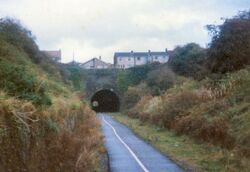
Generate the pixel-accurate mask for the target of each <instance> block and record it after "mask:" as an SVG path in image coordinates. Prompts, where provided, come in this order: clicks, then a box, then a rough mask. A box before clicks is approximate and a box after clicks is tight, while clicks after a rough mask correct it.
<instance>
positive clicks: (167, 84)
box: [146, 66, 176, 95]
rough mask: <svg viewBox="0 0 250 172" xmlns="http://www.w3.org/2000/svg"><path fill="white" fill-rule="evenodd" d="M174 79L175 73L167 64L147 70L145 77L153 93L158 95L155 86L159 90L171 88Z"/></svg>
mask: <svg viewBox="0 0 250 172" xmlns="http://www.w3.org/2000/svg"><path fill="white" fill-rule="evenodd" d="M175 81H176V76H175V74H174V73H173V72H172V71H171V70H170V69H169V68H168V67H167V66H163V67H161V68H159V69H156V70H153V71H151V72H149V73H148V75H147V78H146V83H147V85H148V86H149V87H150V88H152V92H153V95H160V92H159V91H157V88H159V90H160V91H165V90H167V89H169V88H171V87H172V86H173V85H174V83H175Z"/></svg>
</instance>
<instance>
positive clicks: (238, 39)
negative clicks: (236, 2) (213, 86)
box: [207, 11, 250, 73]
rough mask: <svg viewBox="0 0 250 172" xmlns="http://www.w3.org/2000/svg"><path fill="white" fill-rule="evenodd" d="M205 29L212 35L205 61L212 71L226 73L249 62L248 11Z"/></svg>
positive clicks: (249, 31)
mask: <svg viewBox="0 0 250 172" xmlns="http://www.w3.org/2000/svg"><path fill="white" fill-rule="evenodd" d="M207 29H208V30H209V32H210V34H211V35H212V41H211V44H210V48H209V51H208V61H207V66H208V67H209V69H210V70H211V71H212V72H216V73H226V72H229V71H235V70H238V69H241V68H243V67H244V66H246V65H249V64H250V11H248V12H240V13H239V14H238V15H237V16H234V17H232V18H229V19H226V20H225V22H224V23H223V24H222V25H218V26H215V25H208V26H207Z"/></svg>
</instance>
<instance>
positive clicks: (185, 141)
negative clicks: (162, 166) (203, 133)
mask: <svg viewBox="0 0 250 172" xmlns="http://www.w3.org/2000/svg"><path fill="white" fill-rule="evenodd" d="M111 116H112V117H113V118H115V119H116V120H118V121H119V122H121V123H123V124H125V125H127V126H128V127H129V128H131V129H132V130H133V131H134V132H135V133H136V134H137V135H138V136H139V137H141V138H142V139H144V140H145V141H146V142H148V143H150V144H151V145H153V146H154V147H155V148H157V149H158V150H160V151H161V152H162V153H163V154H165V155H167V156H168V157H170V158H171V159H172V160H174V161H175V162H177V163H178V164H179V165H181V166H182V167H184V168H185V169H187V170H190V171H196V170H197V171H199V170H200V171H218V170H219V169H222V168H223V164H221V163H220V162H219V161H218V158H220V157H221V155H222V154H223V153H222V152H223V150H222V149H221V148H219V147H215V146H212V145H209V144H198V143H197V142H196V141H195V140H193V139H191V138H189V137H187V136H177V135H176V134H175V133H174V132H173V131H170V130H167V129H163V128H159V127H158V126H156V125H153V124H152V123H149V122H146V123H142V122H141V121H140V120H139V119H134V118H133V119H132V118H129V117H128V116H126V115H123V114H121V113H115V114H111Z"/></svg>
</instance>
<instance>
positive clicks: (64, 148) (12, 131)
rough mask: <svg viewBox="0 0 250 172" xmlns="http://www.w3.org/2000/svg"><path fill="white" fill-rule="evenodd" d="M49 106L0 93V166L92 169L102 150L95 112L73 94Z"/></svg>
mask: <svg viewBox="0 0 250 172" xmlns="http://www.w3.org/2000/svg"><path fill="white" fill-rule="evenodd" d="M53 102H54V103H53V105H52V106H51V107H50V108H49V109H37V108H36V107H34V106H33V105H32V104H31V103H29V102H24V101H20V100H17V99H14V98H7V97H6V96H5V94H3V93H1V94H0V169H2V170H3V171H6V172H8V171H10V172H12V171H25V172H29V171H30V172H36V171H48V172H57V171H58V172H59V171H60V172H63V171H65V172H69V171H79V172H80V171H82V172H86V171H94V170H95V168H96V167H97V166H98V161H99V160H98V154H99V153H101V151H103V150H102V146H101V144H102V136H101V134H100V132H99V123H98V121H97V120H96V118H95V113H94V112H93V111H92V110H90V109H89V108H88V107H87V106H86V105H84V104H82V103H81V102H80V101H79V99H78V98H77V97H76V96H72V98H71V99H67V100H66V99H64V98H62V97H59V98H56V99H54V101H53Z"/></svg>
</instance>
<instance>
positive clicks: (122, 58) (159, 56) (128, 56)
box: [114, 49, 169, 68]
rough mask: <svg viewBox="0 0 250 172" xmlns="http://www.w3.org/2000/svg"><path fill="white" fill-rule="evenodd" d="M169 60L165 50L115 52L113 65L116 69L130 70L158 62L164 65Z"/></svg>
mask: <svg viewBox="0 0 250 172" xmlns="http://www.w3.org/2000/svg"><path fill="white" fill-rule="evenodd" d="M168 60H169V54H168V51H167V49H166V50H165V51H163V52H151V51H150V50H149V51H148V52H133V51H131V52H116V53H115V55H114V65H115V67H116V68H130V67H134V66H137V65H144V64H147V63H153V62H159V63H166V62H168Z"/></svg>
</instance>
